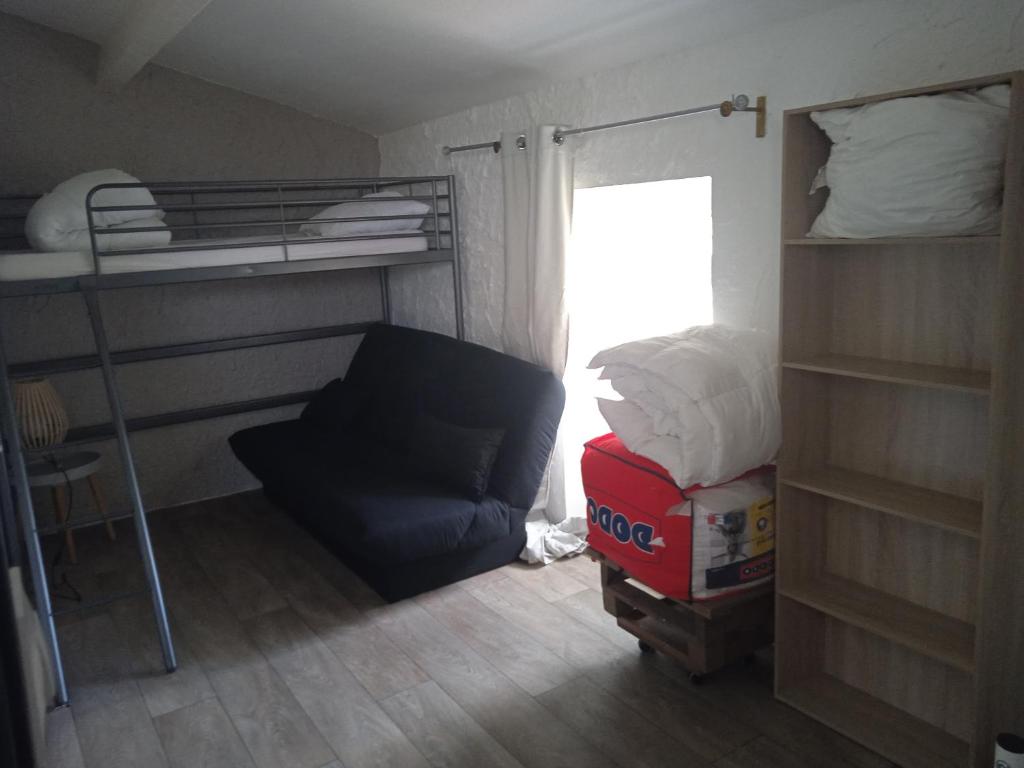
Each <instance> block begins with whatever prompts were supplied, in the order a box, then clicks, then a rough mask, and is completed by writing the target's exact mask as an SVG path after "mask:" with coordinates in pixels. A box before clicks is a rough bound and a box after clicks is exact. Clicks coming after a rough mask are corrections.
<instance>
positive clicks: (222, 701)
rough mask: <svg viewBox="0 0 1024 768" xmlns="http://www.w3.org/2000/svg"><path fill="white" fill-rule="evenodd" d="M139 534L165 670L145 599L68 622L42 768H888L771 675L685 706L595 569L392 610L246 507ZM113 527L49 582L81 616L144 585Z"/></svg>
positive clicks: (681, 678)
mask: <svg viewBox="0 0 1024 768" xmlns="http://www.w3.org/2000/svg"><path fill="white" fill-rule="evenodd" d="M151 519H152V529H153V543H154V547H155V549H156V552H157V558H158V563H159V566H160V568H161V572H162V577H163V582H164V587H165V591H166V595H167V601H168V605H169V607H170V612H171V621H172V627H173V631H174V639H175V645H176V648H177V652H178V660H179V669H178V671H177V672H175V673H174V674H173V675H166V674H164V673H163V671H162V664H161V661H160V656H159V650H158V643H157V640H156V635H155V633H154V630H153V621H152V613H151V610H150V607H149V604H148V602H147V601H146V600H145V599H142V598H134V599H132V600H129V601H121V602H118V603H113V604H110V605H108V606H105V607H104V608H103V609H94V610H93V611H92V612H90V613H78V614H69V615H67V616H64V617H62V618H61V621H60V639H61V645H62V648H63V651H64V655H65V663H66V667H67V672H68V678H69V683H70V687H71V697H72V706H71V707H70V708H64V709H61V710H57V711H55V712H53V713H52V714H51V715H50V717H49V751H50V757H51V768H68V767H70V766H76V767H80V766H85V767H86V768H122V767H127V766H132V767H134V766H145V767H146V768H153V767H156V766H174V767H175V768H179V767H180V768H201V767H203V766H210V767H211V768H236V767H238V768H242V767H245V768H252V767H253V766H258V767H259V768H275V767H277V766H281V767H282V768H285V767H286V768H321V767H326V766H330V767H331V768H337V767H339V766H345V768H366V767H368V766H379V767H380V768H404V767H406V766H408V767H412V766H416V767H417V768H429V766H450V767H452V768H489V767H490V766H499V767H509V768H511V767H513V766H514V767H517V768H518V767H520V766H525V767H526V768H559V767H560V766H573V767H578V768H601V767H603V766H607V767H609V768H611V767H613V766H619V767H620V768H632V766H651V767H653V766H673V767H679V766H711V765H714V766H720V767H722V768H725V767H728V768H797V767H798V766H826V765H827V766H860V767H861V768H877V767H879V766H888V765H889V763H887V762H886V761H884V760H882V759H881V758H880V757H878V756H877V755H874V754H873V753H871V752H868V751H866V750H864V749H863V748H861V747H859V746H857V745H855V744H854V743H852V742H850V741H848V740H847V739H844V738H843V737H842V736H839V735H838V734H836V733H834V732H832V731H830V730H828V729H827V728H825V727H824V726H822V725H819V724H817V723H816V722H814V721H812V720H809V719H807V718H806V717H803V716H802V715H800V714H798V713H797V712H795V711H794V710H792V709H790V708H788V707H786V706H785V705H783V704H780V703H778V702H776V701H775V700H774V699H773V698H772V695H771V688H770V680H771V669H770V667H769V666H768V664H767V663H765V662H764V661H762V662H760V663H759V664H758V665H755V666H754V667H753V668H738V669H731V670H727V671H725V672H723V673H720V674H718V675H716V676H713V677H711V678H709V679H708V680H707V681H706V682H705V683H704V685H703V686H701V687H699V688H698V687H694V686H692V685H691V684H690V683H689V682H688V681H687V680H686V675H685V672H684V670H682V669H681V668H679V667H678V666H676V665H675V664H673V663H671V662H670V661H668V660H667V659H664V658H661V657H656V656H643V655H641V654H640V653H639V652H638V650H637V646H636V642H635V640H634V639H633V638H632V637H631V636H630V635H628V634H626V633H625V632H623V631H622V630H620V629H618V628H617V627H616V626H615V623H614V620H613V619H612V618H611V617H610V616H608V615H607V614H605V613H604V612H603V610H602V607H601V598H600V594H599V591H598V590H599V582H598V570H597V566H596V565H594V564H593V563H591V562H590V561H589V560H588V559H584V558H576V559H573V560H568V561H561V562H559V563H557V564H555V565H553V566H549V567H547V568H536V567H528V566H525V565H520V564H515V565H510V566H507V567H505V568H502V569H499V570H497V571H492V572H490V573H487V574H483V575H481V576H478V577H475V578H473V579H470V580H468V581H465V582H462V583H461V584H458V585H453V586H450V587H446V588H444V589H440V590H437V591H436V592H431V593H429V594H425V595H422V596H420V597H418V598H415V599H412V600H406V601H404V602H401V603H397V604H394V605H386V604H384V603H383V602H382V601H381V600H380V598H378V597H377V596H376V595H375V594H374V593H373V592H372V591H371V590H370V589H369V588H368V587H367V586H366V585H364V584H363V583H362V582H360V581H359V579H357V578H356V577H355V576H354V575H353V574H352V573H351V572H349V571H348V570H347V569H346V568H345V567H344V566H342V565H341V564H340V563H339V562H338V561H337V560H336V559H334V558H333V557H332V556H330V555H329V554H328V553H327V552H326V551H324V550H323V549H322V548H320V547H319V546H318V545H317V544H316V543H315V542H314V541H313V539H312V538H310V537H309V536H308V535H307V534H306V533H304V532H303V531H302V530H301V529H299V528H298V527H297V526H296V525H294V524H293V523H292V522H291V521H290V520H289V519H288V518H287V517H286V516H285V515H284V514H283V513H281V512H280V511H278V510H276V509H275V508H273V507H272V506H271V505H270V504H269V503H267V502H266V501H264V500H263V499H262V497H261V496H259V495H252V494H251V495H245V496H236V497H230V498H226V499H219V500H216V501H212V502H204V503H203V504H197V505H193V506H191V507H187V508H180V509H177V510H174V511H171V512H160V513H155V514H153V515H152V516H151ZM118 530H119V537H118V540H117V541H116V542H113V543H111V542H109V541H107V540H106V539H104V538H103V536H102V530H101V529H99V528H96V529H90V530H88V531H81V532H79V533H78V534H77V536H76V539H77V543H78V549H79V559H80V565H78V566H74V567H71V566H68V567H66V568H59V569H58V573H59V571H60V570H66V571H67V575H68V579H69V582H70V584H71V585H72V586H73V587H74V588H75V589H77V590H78V591H79V592H80V593H82V594H83V595H84V596H85V597H86V598H88V597H90V596H92V595H95V594H99V593H101V592H109V591H112V590H120V589H127V588H132V587H138V586H141V584H142V576H141V570H140V568H139V567H138V565H137V560H138V558H137V556H136V551H135V548H134V541H133V535H132V529H131V528H130V527H129V526H123V527H120V528H119V529H118ZM50 544H52V542H50ZM58 591H60V592H61V593H63V594H67V593H68V590H67V587H66V586H65V587H60V588H59V589H58ZM71 605H74V603H73V602H72V601H70V600H67V599H58V600H57V601H56V607H58V608H60V607H67V606H71Z"/></svg>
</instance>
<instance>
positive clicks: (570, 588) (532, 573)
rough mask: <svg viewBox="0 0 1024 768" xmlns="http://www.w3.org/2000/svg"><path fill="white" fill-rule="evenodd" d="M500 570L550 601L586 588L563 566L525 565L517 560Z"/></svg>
mask: <svg viewBox="0 0 1024 768" xmlns="http://www.w3.org/2000/svg"><path fill="white" fill-rule="evenodd" d="M501 572H502V573H504V574H505V575H506V576H508V577H509V578H510V579H515V580H516V581H518V582H519V583H520V584H522V585H523V586H524V587H526V588H527V589H528V590H530V591H531V592H534V593H536V594H537V595H538V596H540V597H542V598H543V599H545V600H547V601H548V602H551V603H553V602H555V601H557V600H561V599H562V598H564V597H568V596H569V595H575V594H576V593H577V592H583V591H584V590H586V589H587V585H586V584H584V583H583V582H581V581H579V580H577V579H574V578H573V577H572V575H571V574H569V573H568V572H567V571H566V570H565V569H563V568H551V567H545V566H541V565H527V564H526V563H523V562H520V561H517V562H514V563H510V564H509V565H506V566H505V567H504V568H502V569H501Z"/></svg>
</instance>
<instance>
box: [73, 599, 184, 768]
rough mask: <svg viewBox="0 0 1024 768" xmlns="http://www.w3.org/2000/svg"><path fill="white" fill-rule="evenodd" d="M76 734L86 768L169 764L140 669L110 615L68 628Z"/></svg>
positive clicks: (94, 617)
mask: <svg viewBox="0 0 1024 768" xmlns="http://www.w3.org/2000/svg"><path fill="white" fill-rule="evenodd" d="M60 641H61V645H62V649H63V650H64V659H65V671H66V673H67V679H68V689H69V696H70V697H71V700H72V702H74V707H73V709H72V712H73V715H74V719H75V731H76V733H77V735H78V743H79V746H80V748H81V751H82V756H83V758H84V762H85V766H86V768H135V767H136V766H139V765H145V766H154V768H156V767H158V766H166V765H167V759H166V756H165V755H164V751H163V748H162V747H161V745H160V739H159V738H158V737H157V734H156V730H155V729H154V728H153V721H152V719H151V718H150V716H149V712H148V710H147V709H146V703H145V701H144V700H143V698H142V693H141V692H140V691H139V686H138V684H137V683H136V681H135V674H136V671H137V670H136V669H135V668H134V665H133V664H132V660H131V657H130V656H129V655H128V653H126V651H125V649H124V646H123V645H122V643H121V638H120V636H119V634H118V632H117V629H116V628H115V626H114V622H113V620H112V619H111V618H110V615H109V614H101V615H98V616H93V617H90V618H87V619H83V620H82V621H79V622H76V623H74V624H71V625H68V626H67V627H64V628H62V630H61V633H60Z"/></svg>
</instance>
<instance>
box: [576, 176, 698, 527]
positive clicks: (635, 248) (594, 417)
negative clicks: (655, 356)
mask: <svg viewBox="0 0 1024 768" xmlns="http://www.w3.org/2000/svg"><path fill="white" fill-rule="evenodd" d="M711 249H712V227H711V178H710V177H708V176H703V177H699V178H692V179H677V180H671V181H654V182H647V183H642V184H623V185H619V186H613V187H593V188H589V189H577V190H576V192H575V196H574V201H573V219H572V238H571V240H570V243H569V263H568V271H567V275H566V282H567V296H566V301H567V304H568V307H569V355H568V362H567V365H566V372H565V379H564V381H565V387H566V406H565V415H564V417H563V420H562V438H563V441H564V443H563V444H564V446H565V451H566V454H565V462H566V489H567V490H566V493H567V496H568V498H567V499H566V509H568V510H569V514H570V515H573V516H581V515H583V514H584V512H585V509H586V501H585V499H584V497H583V487H582V481H581V478H580V470H579V459H580V457H581V456H582V454H583V443H584V442H586V441H587V440H589V439H590V438H592V437H595V436H597V435H601V434H604V433H605V432H607V431H608V425H607V424H606V423H605V421H604V419H603V418H602V417H601V413H600V411H599V410H598V408H597V403H596V401H595V399H594V398H595V397H596V396H600V397H608V398H612V399H618V396H617V395H616V394H615V393H614V392H613V391H612V389H611V388H610V387H608V386H607V384H606V383H605V382H599V381H598V380H597V375H596V373H595V372H594V371H590V370H587V363H589V362H590V360H591V358H592V357H593V356H594V355H595V354H596V353H597V352H599V351H600V350H602V349H606V348H607V347H611V346H614V345H616V344H621V343H623V342H626V341H633V340H635V339H643V338H646V337H648V336H658V335H662V334H667V333H674V332H676V331H681V330H683V329H684V328H688V327H690V326H692V325H701V324H704V323H710V322H712V300H711V299H712V295H711Z"/></svg>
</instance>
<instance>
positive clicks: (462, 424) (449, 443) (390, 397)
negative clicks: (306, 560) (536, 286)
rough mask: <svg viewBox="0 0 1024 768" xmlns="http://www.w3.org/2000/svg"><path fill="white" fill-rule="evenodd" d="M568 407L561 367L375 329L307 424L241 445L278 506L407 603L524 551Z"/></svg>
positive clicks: (235, 438)
mask: <svg viewBox="0 0 1024 768" xmlns="http://www.w3.org/2000/svg"><path fill="white" fill-rule="evenodd" d="M564 403H565V392H564V390H563V388H562V384H561V382H559V381H558V379H557V378H556V377H555V376H554V375H553V374H552V373H551V372H550V371H547V370H544V369H542V368H539V367H537V366H535V365H531V364H529V363H526V362H523V361H522V360H518V359H516V358H514V357H509V356H508V355H503V354H501V353H498V352H494V351H493V350H490V349H487V348H485V347H481V346H477V345H475V344H469V343H467V342H463V341H457V340H455V339H452V338H449V337H448V336H442V335H439V334H435V333H428V332H426V331H417V330H412V329H409V328H401V327H398V326H391V325H376V326H373V327H372V328H371V329H370V330H369V331H368V332H367V334H366V335H365V337H364V338H363V341H362V343H361V344H360V346H359V349H358V350H357V351H356V354H355V356H354V358H353V359H352V363H351V365H350V366H349V369H348V373H347V374H346V376H345V378H344V379H343V380H342V379H335V380H334V381H332V382H330V383H329V384H328V385H327V386H326V387H324V389H323V390H321V391H320V392H319V393H318V394H317V395H316V396H315V397H314V398H313V399H312V400H311V401H310V403H309V404H308V405H307V406H306V408H305V410H304V411H303V412H302V415H301V417H300V418H298V419H295V420H292V421H282V422H276V423H273V424H265V425H262V426H258V427H251V428H249V429H244V430H242V431H240V432H237V433H235V434H234V435H232V436H231V438H230V442H231V448H232V450H234V452H235V455H236V456H237V457H238V458H239V459H240V460H241V461H242V463H243V464H245V466H246V467H247V468H248V469H249V470H250V471H251V472H252V473H253V474H254V475H255V476H256V477H257V478H258V479H259V480H260V481H261V482H262V483H263V488H264V491H265V492H266V494H267V495H268V496H269V497H270V498H271V499H272V500H273V501H275V502H276V503H277V504H279V505H280V506H282V507H284V508H285V509H286V510H287V511H288V512H289V513H290V514H291V515H292V516H293V517H295V518H296V519H297V520H298V521H299V522H300V523H301V524H303V525H304V526H305V527H306V528H307V529H308V530H310V531H311V532H312V533H313V534H314V536H316V537H317V538H318V539H319V540H320V541H321V542H322V543H324V544H325V545H326V546H328V547H329V548H330V549H332V550H333V551H334V552H335V553H336V554H337V555H338V556H339V557H341V559H342V560H344V561H345V562H346V563H347V564H348V565H349V566H350V567H351V568H352V569H353V570H354V571H355V572H356V573H358V574H359V575H360V576H361V577H362V578H363V579H365V580H366V581H367V582H368V583H369V584H370V585H371V586H372V587H373V588H374V589H375V590H376V591H377V592H378V593H380V595H381V596H382V597H384V598H385V599H386V600H389V601H395V600H400V599H402V598H405V597H409V596H411V595H415V594H417V593H419V592H424V591H426V590H429V589H434V588H436V587H439V586H442V585H444V584H450V583H451V582H454V581H458V580H459V579H463V578H466V577H468V576H472V575H474V574H477V573H482V572H484V571H487V570H490V569H492V568H497V567H499V566H501V565H504V564H506V563H509V562H512V561H513V560H514V559H515V558H516V557H517V556H518V555H519V552H520V551H521V550H522V548H523V545H524V543H525V539H526V534H525V527H524V521H525V517H526V512H527V510H529V508H530V506H531V505H532V504H533V501H534V498H535V496H536V495H537V490H538V487H539V485H540V482H541V478H542V476H543V474H544V469H545V466H546V465H547V461H548V457H549V455H550V453H551V449H552V446H553V445H554V441H555V433H556V430H557V428H558V422H559V420H560V419H561V415H562V408H563V405H564Z"/></svg>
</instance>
